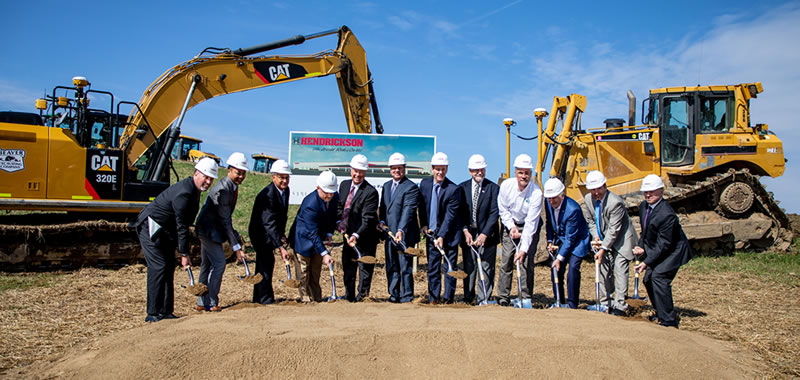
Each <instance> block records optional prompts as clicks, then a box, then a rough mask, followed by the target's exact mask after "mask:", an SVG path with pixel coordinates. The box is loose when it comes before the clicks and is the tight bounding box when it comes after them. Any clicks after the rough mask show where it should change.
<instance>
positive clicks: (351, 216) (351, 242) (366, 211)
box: [337, 154, 378, 302]
mask: <svg viewBox="0 0 800 380" xmlns="http://www.w3.org/2000/svg"><path fill="white" fill-rule="evenodd" d="M368 168H369V162H368V161H367V157H366V156H364V155H363V154H357V155H355V156H353V158H352V159H351V160H350V179H348V180H344V181H342V183H341V184H339V194H342V196H341V197H340V198H339V204H338V206H339V207H338V210H337V214H338V216H339V223H338V226H337V229H338V230H339V232H340V233H341V234H342V236H344V235H347V236H348V238H347V241H346V244H344V246H342V268H343V271H344V275H343V279H344V288H345V298H346V299H347V300H348V301H350V302H357V301H361V300H362V299H364V297H368V296H369V288H370V284H371V283H372V272H373V271H374V270H375V264H365V263H362V262H357V261H356V259H357V258H358V254H357V253H356V252H355V249H358V251H359V252H360V253H361V255H363V256H368V257H373V258H374V257H375V249H376V246H377V244H378V231H377V230H376V229H375V227H376V226H377V225H378V191H377V190H375V188H374V187H373V186H372V185H371V184H370V183H369V182H367V181H366V180H365V179H364V177H365V176H366V174H367V169H368ZM344 194H347V195H346V196H345V195H344ZM353 247H355V249H354V248H353ZM356 272H358V274H359V276H358V277H359V284H358V292H356Z"/></svg>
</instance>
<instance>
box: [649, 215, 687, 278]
mask: <svg viewBox="0 0 800 380" xmlns="http://www.w3.org/2000/svg"><path fill="white" fill-rule="evenodd" d="M648 207H649V205H648V204H647V202H642V204H641V205H639V221H640V224H641V227H642V233H641V235H640V236H639V244H638V245H639V247H642V248H643V249H644V253H645V258H644V263H645V264H647V266H648V267H649V268H652V269H653V272H655V273H666V272H669V271H673V270H677V269H678V268H679V267H680V266H681V265H683V264H686V263H687V262H689V259H691V258H692V251H691V248H690V247H689V240H688V239H687V238H686V235H685V234H684V233H683V229H682V228H681V224H680V221H679V220H678V216H677V215H675V211H674V210H672V206H670V205H669V203H667V201H665V200H663V199H662V200H661V201H660V202H658V204H656V206H655V207H654V208H653V210H652V211H650V215H649V216H648V217H647V225H645V217H644V216H645V214H646V212H647V208H648Z"/></svg>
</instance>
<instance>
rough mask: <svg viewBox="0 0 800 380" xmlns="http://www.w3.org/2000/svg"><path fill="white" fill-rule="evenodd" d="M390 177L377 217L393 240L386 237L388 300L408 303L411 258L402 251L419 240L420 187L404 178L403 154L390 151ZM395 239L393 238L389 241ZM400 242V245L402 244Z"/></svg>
mask: <svg viewBox="0 0 800 380" xmlns="http://www.w3.org/2000/svg"><path fill="white" fill-rule="evenodd" d="M389 170H390V173H391V175H392V179H391V180H389V181H386V183H384V184H383V192H382V194H381V202H380V209H379V213H378V216H379V218H380V220H381V222H380V227H388V229H389V232H392V233H393V234H394V239H392V238H391V237H387V239H386V279H387V282H388V284H389V286H388V288H389V302H411V300H413V299H414V274H413V271H412V269H413V267H412V265H413V263H414V261H413V259H412V258H411V257H410V256H409V255H405V254H402V253H401V252H402V251H403V249H404V248H401V246H403V245H405V247H413V246H414V244H417V243H418V242H419V225H418V224H417V218H416V215H415V213H416V211H417V203H418V202H419V199H420V195H419V188H418V187H417V185H416V184H414V182H412V181H411V180H410V179H408V178H407V177H406V156H404V155H403V154H402V153H393V154H392V155H391V156H389ZM392 240H394V241H392ZM401 242H402V244H401Z"/></svg>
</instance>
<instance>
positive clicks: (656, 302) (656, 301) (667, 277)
mask: <svg viewBox="0 0 800 380" xmlns="http://www.w3.org/2000/svg"><path fill="white" fill-rule="evenodd" d="M677 274H678V270H677V269H676V270H673V271H669V272H666V273H656V272H655V271H653V270H652V269H651V268H647V271H645V273H644V279H643V280H642V282H644V287H645V289H647V296H648V297H650V302H652V303H653V309H656V316H657V317H658V319H659V320H661V323H662V324H663V325H667V326H677V325H678V313H676V312H675V307H674V305H673V303H672V280H674V279H675V275H677Z"/></svg>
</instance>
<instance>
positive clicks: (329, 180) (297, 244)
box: [289, 171, 339, 302]
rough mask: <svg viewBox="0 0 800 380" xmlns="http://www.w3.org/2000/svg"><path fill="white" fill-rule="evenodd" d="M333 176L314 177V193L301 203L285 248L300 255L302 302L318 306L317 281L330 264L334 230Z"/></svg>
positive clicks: (323, 173) (334, 195) (325, 172)
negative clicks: (289, 247)
mask: <svg viewBox="0 0 800 380" xmlns="http://www.w3.org/2000/svg"><path fill="white" fill-rule="evenodd" d="M338 203H339V197H338V194H337V193H336V175H335V174H333V172H331V171H324V172H322V173H320V174H319V177H317V189H316V191H312V192H311V193H309V194H308V195H306V197H305V198H304V199H303V203H301V204H300V210H299V211H298V212H297V217H296V218H295V219H294V223H293V224H292V228H291V229H290V231H289V244H290V245H291V246H292V248H293V249H294V251H295V252H296V253H297V254H299V255H300V257H299V258H300V274H301V275H302V276H301V277H302V278H298V280H300V283H301V286H300V296H301V298H302V299H303V301H308V300H309V299H310V301H313V302H322V301H323V298H322V289H320V286H319V277H320V274H321V270H322V265H323V264H325V266H328V265H330V264H332V263H333V257H331V255H330V252H329V251H328V248H327V247H325V245H330V244H331V237H332V236H333V232H334V231H335V229H336V205H337V204H338Z"/></svg>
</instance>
